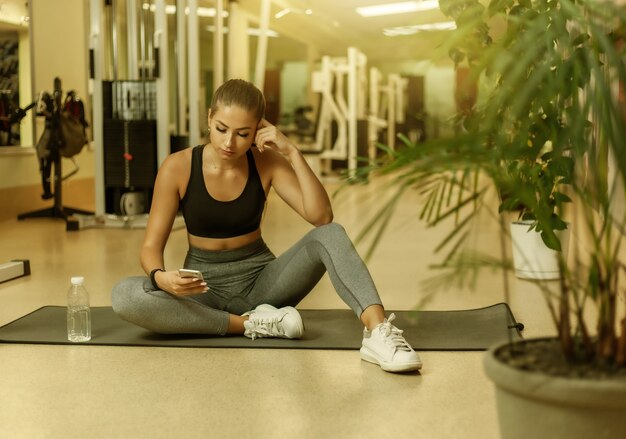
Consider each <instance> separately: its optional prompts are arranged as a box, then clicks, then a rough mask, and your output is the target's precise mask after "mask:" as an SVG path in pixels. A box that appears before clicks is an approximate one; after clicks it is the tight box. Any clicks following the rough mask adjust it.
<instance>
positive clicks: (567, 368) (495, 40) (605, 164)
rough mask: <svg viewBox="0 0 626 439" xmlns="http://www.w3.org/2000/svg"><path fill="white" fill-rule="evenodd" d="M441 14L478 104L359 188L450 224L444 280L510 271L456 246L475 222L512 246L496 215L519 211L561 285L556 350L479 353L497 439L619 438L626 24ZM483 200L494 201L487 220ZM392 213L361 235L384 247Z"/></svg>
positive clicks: (447, 10)
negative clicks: (487, 269)
mask: <svg viewBox="0 0 626 439" xmlns="http://www.w3.org/2000/svg"><path fill="white" fill-rule="evenodd" d="M440 8H441V10H442V12H444V14H446V15H449V16H451V17H452V18H453V19H454V20H455V21H456V23H457V30H455V31H454V33H453V35H452V36H451V38H450V47H449V49H450V51H449V53H450V55H451V56H452V58H453V60H454V61H455V62H456V63H467V65H469V68H470V69H471V71H472V72H474V75H475V78H476V79H477V80H480V81H484V82H485V83H486V84H487V85H486V86H485V87H482V89H483V90H487V93H483V94H482V97H481V99H479V101H478V102H477V104H476V105H475V107H474V108H473V111H470V112H467V113H466V114H464V115H462V116H459V122H460V123H461V124H462V127H463V130H462V132H461V134H459V135H456V136H454V137H452V138H447V139H434V140H430V141H427V142H424V143H419V144H416V143H412V142H410V141H409V140H408V139H406V138H403V140H404V142H405V147H404V148H399V149H396V150H389V149H386V151H387V152H388V154H387V155H386V156H385V157H384V158H381V159H380V160H379V161H377V162H376V163H374V164H371V165H370V166H368V167H367V168H363V172H364V173H367V175H369V179H372V178H376V176H377V175H380V174H386V175H390V176H391V177H392V181H393V187H394V190H396V191H397V193H398V194H400V193H403V192H405V191H406V190H407V189H413V188H417V189H418V190H417V191H415V193H416V194H419V196H422V197H423V211H422V218H423V219H425V220H426V221H428V222H429V224H431V225H437V224H439V223H440V222H442V220H444V219H447V218H450V217H455V219H456V227H454V228H453V230H452V231H451V232H450V233H449V234H448V235H447V236H446V238H445V239H444V240H443V242H442V243H441V245H440V247H439V249H440V250H445V253H444V256H443V261H442V262H441V264H439V265H438V266H437V268H439V269H441V270H445V273H446V276H445V278H446V279H450V278H452V277H457V278H460V279H468V277H467V276H466V274H467V270H479V269H480V268H482V267H484V266H493V265H494V264H496V265H499V266H501V267H502V268H503V269H508V268H509V267H510V264H509V261H508V260H507V259H508V256H505V257H503V258H502V259H498V260H495V259H494V258H493V257H485V256H484V255H479V254H477V253H476V251H474V250H472V249H470V248H468V247H467V246H466V243H467V242H468V240H467V239H466V238H467V237H468V236H470V234H471V230H472V229H471V227H474V226H475V224H474V223H475V221H474V220H475V219H476V218H477V216H478V214H479V213H481V212H483V211H485V210H486V211H488V212H490V213H492V214H493V216H494V217H496V218H498V223H499V224H501V225H502V227H501V232H502V233H507V234H508V233H509V232H508V228H507V227H505V226H504V221H502V217H503V215H502V213H503V212H505V211H507V210H511V209H512V208H514V207H517V206H524V208H525V209H526V214H527V216H529V217H530V219H531V220H532V227H533V228H534V230H536V231H538V232H539V233H540V234H541V237H542V240H543V241H544V242H545V243H546V245H548V246H549V247H550V248H552V249H554V250H555V251H556V254H557V256H558V266H559V270H560V274H561V276H560V277H561V279H560V280H559V281H558V282H557V283H556V285H555V283H554V282H552V283H548V282H540V285H541V288H542V290H543V291H544V292H545V294H546V304H547V306H548V308H549V311H550V314H551V315H552V318H553V321H554V324H555V327H556V332H557V336H556V337H553V338H545V339H530V340H524V341H522V342H516V343H506V344H504V345H502V346H497V347H494V348H493V349H491V350H490V351H489V352H488V353H487V355H486V357H485V368H486V372H487V374H488V376H490V377H491V378H492V379H493V380H494V382H495V384H496V389H497V401H498V404H499V407H498V412H499V417H500V426H501V433H502V436H503V437H505V438H513V437H568V438H572V437H574V438H576V437H596V436H597V437H609V438H618V437H619V438H622V437H626V422H624V421H623V413H624V412H625V411H626V317H625V315H626V294H625V292H626V288H625V286H624V282H623V275H624V274H625V272H626V264H625V261H626V256H625V249H624V248H623V247H624V246H623V245H622V243H623V238H624V233H626V216H625V213H624V209H623V207H620V206H623V205H624V193H625V190H624V189H625V187H624V185H625V182H626V178H625V177H626V151H624V150H625V149H626V136H625V132H624V131H625V130H624V126H625V124H624V106H623V104H620V100H619V96H618V93H617V90H618V88H619V87H621V86H623V85H624V84H626V64H625V59H626V58H625V53H624V50H623V48H622V47H623V46H622V45H621V40H622V32H623V30H624V29H626V26H625V25H626V17H625V14H624V9H623V8H622V6H620V5H619V4H617V3H615V2H607V1H598V0H492V1H491V2H490V3H489V4H488V6H484V2H481V1H479V0H440ZM494 192H497V193H500V194H503V196H502V197H501V199H500V201H499V202H497V203H495V204H494V203H493V202H492V201H490V194H493V193H494ZM399 199H400V197H399V196H396V197H392V198H391V199H390V201H389V203H388V204H387V205H385V206H383V208H382V209H381V211H380V213H379V214H378V215H376V216H375V217H374V218H373V220H372V221H371V222H370V223H368V224H367V225H366V227H365V228H364V232H363V233H362V235H363V234H368V233H369V232H370V231H371V230H372V229H373V228H377V229H378V231H377V236H380V234H381V230H383V229H384V226H385V225H386V224H387V219H388V218H389V217H390V215H391V214H392V212H393V207H394V203H396V202H397V201H398V200H399ZM616 201H617V202H618V203H616ZM494 205H495V208H494ZM566 205H567V206H568V209H567V210H566V211H565V210H564V209H563V208H564V206H566ZM566 216H569V217H570V218H571V219H572V222H573V223H574V224H575V226H576V228H575V233H573V235H572V237H571V239H572V240H573V241H575V242H576V245H575V246H574V247H575V249H576V251H575V252H574V254H573V256H572V257H570V258H565V257H564V255H563V252H562V250H563V248H562V243H561V239H560V238H559V234H558V232H559V231H560V230H562V229H563V228H565V225H566V220H565V218H566ZM510 404H513V406H511V405H510ZM568 413H569V414H571V415H572V417H571V418H570V417H567V416H569V415H568ZM542 428H547V430H542Z"/></svg>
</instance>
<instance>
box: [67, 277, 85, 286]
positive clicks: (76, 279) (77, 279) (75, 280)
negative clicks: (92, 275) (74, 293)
mask: <svg viewBox="0 0 626 439" xmlns="http://www.w3.org/2000/svg"><path fill="white" fill-rule="evenodd" d="M70 282H71V283H72V285H82V284H83V282H85V278H84V277H83V276H73V277H72V279H70Z"/></svg>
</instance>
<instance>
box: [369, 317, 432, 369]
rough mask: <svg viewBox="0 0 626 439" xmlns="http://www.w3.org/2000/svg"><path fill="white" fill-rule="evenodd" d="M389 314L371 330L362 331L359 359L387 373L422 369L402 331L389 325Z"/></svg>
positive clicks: (420, 362)
mask: <svg viewBox="0 0 626 439" xmlns="http://www.w3.org/2000/svg"><path fill="white" fill-rule="evenodd" d="M395 317H396V316H395V314H391V315H390V316H389V318H388V319H385V321H384V322H383V323H380V324H378V325H376V326H375V327H374V328H373V329H372V330H368V329H367V328H365V329H364V330H363V344H362V346H361V351H360V352H361V359H363V360H365V361H369V362H370V363H374V364H378V365H379V366H380V367H381V368H382V369H383V370H385V371H387V372H409V371H414V370H418V369H421V368H422V360H421V359H420V357H419V355H418V354H417V352H415V351H414V350H413V348H412V347H411V345H409V343H407V341H406V340H405V339H404V337H403V336H402V331H401V330H400V329H398V328H396V327H395V326H393V325H392V324H391V321H392V320H393V319H395Z"/></svg>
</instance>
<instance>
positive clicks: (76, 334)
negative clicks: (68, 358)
mask: <svg viewBox="0 0 626 439" xmlns="http://www.w3.org/2000/svg"><path fill="white" fill-rule="evenodd" d="M71 283H72V286H71V287H70V289H69V291H68V292H67V339H68V340H69V341H73V342H83V341H89V340H91V310H90V309H89V293H88V292H87V289H86V288H85V285H84V283H85V278H84V277H82V276H75V277H72V279H71Z"/></svg>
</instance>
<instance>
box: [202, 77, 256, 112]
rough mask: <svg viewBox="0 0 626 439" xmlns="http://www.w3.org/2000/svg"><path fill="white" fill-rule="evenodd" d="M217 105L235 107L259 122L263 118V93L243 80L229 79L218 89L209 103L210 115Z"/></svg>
mask: <svg viewBox="0 0 626 439" xmlns="http://www.w3.org/2000/svg"><path fill="white" fill-rule="evenodd" d="M219 105H224V106H231V105H236V106H238V107H241V108H243V109H244V110H247V111H249V112H251V113H253V114H254V115H255V116H256V119H257V120H259V121H260V120H261V119H263V117H264V116H265V98H264V97H263V93H262V92H261V90H259V89H258V88H257V87H256V86H255V85H254V84H252V83H250V82H248V81H245V80H243V79H229V80H228V81H226V82H224V83H223V84H222V85H220V86H219V87H218V89H217V90H216V91H215V94H213V99H212V101H211V114H215V112H216V111H217V107H218V106H219Z"/></svg>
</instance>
